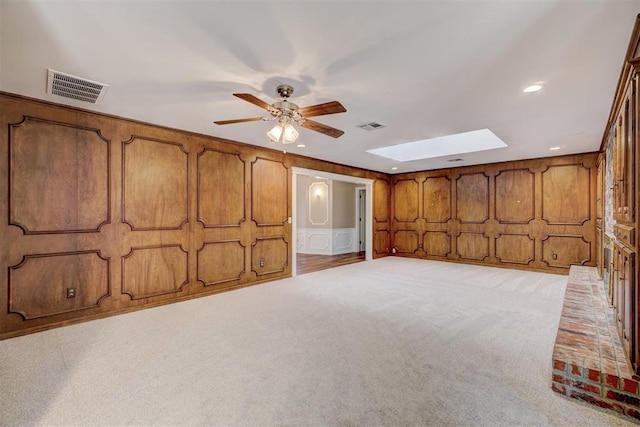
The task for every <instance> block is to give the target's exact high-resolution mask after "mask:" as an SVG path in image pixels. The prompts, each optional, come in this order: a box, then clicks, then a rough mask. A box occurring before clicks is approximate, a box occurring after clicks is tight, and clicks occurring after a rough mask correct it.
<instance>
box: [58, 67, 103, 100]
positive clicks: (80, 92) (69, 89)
mask: <svg viewBox="0 0 640 427" xmlns="http://www.w3.org/2000/svg"><path fill="white" fill-rule="evenodd" d="M107 89H109V85H108V84H104V83H98V82H94V81H92V80H88V79H85V78H82V77H77V76H72V75H71V74H66V73H61V72H60V71H55V70H51V69H49V70H48V73H47V93H51V94H53V95H58V96H64V97H65V98H72V99H76V100H78V101H84V102H90V103H91V104H97V103H99V102H100V101H102V98H103V97H104V94H105V93H107Z"/></svg>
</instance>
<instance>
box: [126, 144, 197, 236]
mask: <svg viewBox="0 0 640 427" xmlns="http://www.w3.org/2000/svg"><path fill="white" fill-rule="evenodd" d="M127 153H128V154H127ZM189 169H190V168H189V152H188V151H187V150H186V149H185V146H184V145H183V144H182V143H179V142H174V141H167V140H162V139H158V138H149V137H143V136H138V135H133V136H131V138H130V139H129V140H127V141H123V142H122V222H124V223H126V224H129V225H130V226H131V229H132V230H134V231H150V230H153V231H158V230H180V229H182V227H183V226H184V225H185V224H187V223H188V222H189V209H188V200H189V185H188V176H189Z"/></svg>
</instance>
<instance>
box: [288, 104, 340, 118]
mask: <svg viewBox="0 0 640 427" xmlns="http://www.w3.org/2000/svg"><path fill="white" fill-rule="evenodd" d="M346 111H347V109H346V108H344V107H343V106H342V104H340V103H339V102H338V101H331V102H325V103H324V104H318V105H312V106H310V107H304V108H300V109H299V110H298V113H300V115H301V116H302V117H314V116H324V115H326V114H336V113H345V112H346Z"/></svg>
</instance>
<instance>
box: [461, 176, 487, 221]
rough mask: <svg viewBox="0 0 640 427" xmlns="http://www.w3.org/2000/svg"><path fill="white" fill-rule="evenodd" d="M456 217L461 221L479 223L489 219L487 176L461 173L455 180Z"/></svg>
mask: <svg viewBox="0 0 640 427" xmlns="http://www.w3.org/2000/svg"><path fill="white" fill-rule="evenodd" d="M456 193H457V197H456V217H457V219H458V220H459V221H460V222H461V223H475V224H481V223H483V222H484V221H486V220H487V219H489V177H488V176H486V175H485V174H484V173H481V172H480V173H470V174H463V175H460V177H459V178H458V179H457V180H456Z"/></svg>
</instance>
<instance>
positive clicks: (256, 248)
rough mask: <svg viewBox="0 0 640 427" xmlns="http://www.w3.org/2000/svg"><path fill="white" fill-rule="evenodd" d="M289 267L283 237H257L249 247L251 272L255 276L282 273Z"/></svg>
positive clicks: (286, 248) (287, 245)
mask: <svg viewBox="0 0 640 427" xmlns="http://www.w3.org/2000/svg"><path fill="white" fill-rule="evenodd" d="M288 266H289V244H288V243H287V241H286V240H285V238H284V236H273V237H258V238H257V239H256V241H255V242H254V243H253V245H252V246H251V270H252V271H253V272H254V273H256V275H257V276H265V275H268V274H274V273H282V272H284V271H286V269H287V267H288Z"/></svg>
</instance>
